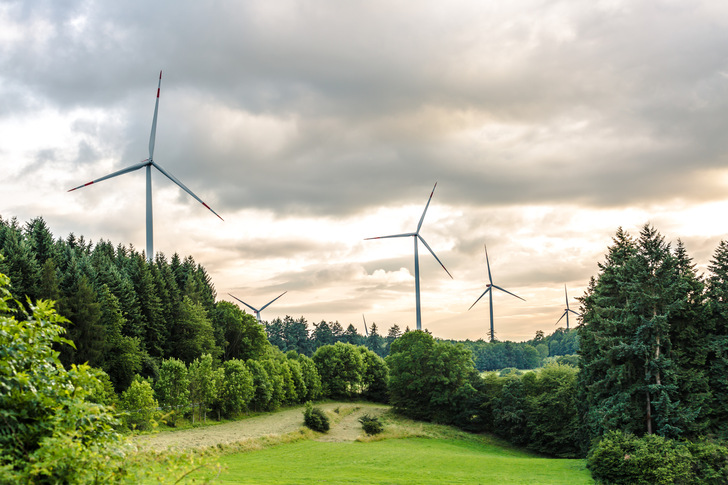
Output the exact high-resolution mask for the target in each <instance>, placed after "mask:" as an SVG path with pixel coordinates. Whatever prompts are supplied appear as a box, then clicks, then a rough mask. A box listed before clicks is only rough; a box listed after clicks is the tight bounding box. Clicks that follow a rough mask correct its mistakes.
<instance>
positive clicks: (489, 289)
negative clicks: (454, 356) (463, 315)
mask: <svg viewBox="0 0 728 485" xmlns="http://www.w3.org/2000/svg"><path fill="white" fill-rule="evenodd" d="M483 248H485V263H486V264H487V265H488V281H489V283H488V284H486V285H485V286H486V287H487V288H486V289H485V291H484V292H483V294H481V295H480V296H479V297H478V299H477V300H475V303H478V302H479V301H480V299H481V298H483V296H485V294H486V293H490V294H489V295H488V296H489V298H490V341H491V342H493V341H495V330H494V329H493V291H492V290H493V288H497V289H499V290H501V291H503V292H505V293H508V294H509V295H511V296H515V297H516V298H519V299H521V300H523V298H521V297H520V296H518V295H516V294H514V293H511V292H510V291H508V290H506V289H505V288H501V287H500V286H498V285H494V284H493V276H492V275H491V273H490V261H489V260H488V248H487V247H485V244H483ZM523 301H526V300H523ZM475 303H473V304H472V305H470V308H473V307H474V306H475ZM470 308H468V310H470Z"/></svg>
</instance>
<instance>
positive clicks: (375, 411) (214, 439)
mask: <svg viewBox="0 0 728 485" xmlns="http://www.w3.org/2000/svg"><path fill="white" fill-rule="evenodd" d="M318 406H319V407H321V408H322V409H323V410H324V411H327V413H328V414H329V416H331V417H332V420H331V429H330V430H329V432H328V433H327V434H324V435H321V437H320V438H318V439H319V440H320V441H354V440H356V439H357V437H359V436H360V435H361V434H363V432H362V429H361V424H360V423H359V421H358V419H359V417H360V416H362V415H364V414H365V413H369V414H371V415H381V414H382V413H384V412H385V411H387V410H388V409H389V408H388V407H386V406H381V405H374V404H368V403H326V404H320V405H318ZM354 408H357V409H354ZM335 409H338V410H339V412H338V413H336V412H335V411H334V410H335ZM337 415H340V416H341V419H336V417H337ZM302 426H303V406H300V407H295V408H289V409H284V410H283V411H279V412H275V413H270V414H264V415H261V416H255V417H252V418H247V419H241V420H240V421H235V422H232V423H222V424H217V425H214V426H205V427H201V428H193V429H185V430H180V431H163V432H160V433H156V434H151V435H143V436H137V437H135V438H133V440H134V442H135V443H136V444H137V446H139V448H140V449H142V450H154V451H165V450H168V449H175V450H188V449H195V448H208V447H211V446H218V445H232V444H234V443H239V442H241V441H247V440H253V439H258V438H264V437H266V436H271V437H277V436H282V435H286V434H289V433H294V432H296V431H298V430H299V429H300V428H301V427H302Z"/></svg>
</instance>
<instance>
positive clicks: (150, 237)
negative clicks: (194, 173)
mask: <svg viewBox="0 0 728 485" xmlns="http://www.w3.org/2000/svg"><path fill="white" fill-rule="evenodd" d="M161 87H162V71H159V84H158V85H157V101H156V103H155V105H154V118H153V119H152V132H151V134H150V135H149V158H147V159H146V160H142V161H141V162H139V163H137V164H135V165H132V166H130V167H127V168H124V169H121V170H119V171H117V172H114V173H111V174H109V175H105V176H103V177H101V178H98V179H96V180H92V181H91V182H88V183H86V184H83V185H79V186H78V187H74V188H72V189H71V190H69V192H73V191H74V190H76V189H81V188H83V187H87V186H89V185H91V184H94V183H96V182H101V181H102V180H106V179H110V178H113V177H116V176H118V175H123V174H125V173H128V172H133V171H134V170H139V169H140V168H144V167H146V169H147V259H148V260H149V261H152V259H153V258H154V244H153V241H154V230H153V224H152V167H154V168H156V169H157V170H159V171H160V172H162V174H163V175H164V176H165V177H167V178H168V179H169V180H171V181H172V182H174V183H175V184H177V185H178V186H179V187H180V188H181V189H182V190H184V191H185V192H187V193H188V194H190V195H191V196H192V197H193V198H194V199H195V200H197V202H199V203H200V204H202V205H204V206H205V207H207V209H208V210H210V212H212V213H213V214H215V215H216V216H217V217H220V215H219V214H218V213H217V212H215V211H214V210H212V209H210V207H209V206H208V205H207V204H205V203H204V202H203V201H202V199H200V198H199V197H197V196H196V195H195V194H194V193H193V192H192V191H191V190H190V189H188V188H187V187H185V185H184V184H183V183H182V182H180V181H179V180H177V179H176V178H175V177H174V176H173V175H170V174H169V173H167V172H166V171H165V170H164V169H163V168H162V167H160V166H159V164H157V162H155V161H154V139H155V137H156V134H157V111H158V110H159V91H160V89H161ZM220 220H223V219H222V217H220Z"/></svg>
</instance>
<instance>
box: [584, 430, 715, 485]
mask: <svg viewBox="0 0 728 485" xmlns="http://www.w3.org/2000/svg"><path fill="white" fill-rule="evenodd" d="M587 467H588V468H589V470H591V473H592V476H593V477H594V478H595V479H596V480H597V481H599V482H602V483H613V484H622V483H624V484H630V485H631V484H635V485H639V484H645V485H647V484H649V485H654V484H672V483H701V484H716V485H717V484H723V483H728V448H726V447H725V446H721V445H717V444H713V443H708V442H705V441H700V442H694V443H692V442H680V441H675V440H670V439H666V438H663V437H661V436H656V435H647V436H643V437H641V438H638V437H636V436H635V435H633V434H630V433H622V432H619V431H611V432H609V433H607V434H605V435H604V437H603V438H602V440H601V441H599V443H597V444H596V445H595V446H594V447H593V448H592V449H591V450H590V451H589V455H588V456H587Z"/></svg>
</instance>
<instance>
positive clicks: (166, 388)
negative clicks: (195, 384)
mask: <svg viewBox="0 0 728 485" xmlns="http://www.w3.org/2000/svg"><path fill="white" fill-rule="evenodd" d="M154 390H155V392H156V395H157V398H158V399H159V404H160V405H161V406H162V407H163V408H164V409H168V410H170V411H171V416H170V418H168V419H169V422H170V423H171V424H172V426H174V425H175V423H176V421H177V418H178V417H179V416H180V415H181V414H182V411H183V410H184V408H185V407H186V406H187V405H188V404H189V403H190V379H189V376H188V373H187V366H186V365H185V363H184V362H182V361H181V360H177V359H174V358H169V359H165V360H163V361H162V365H161V366H160V367H159V379H157V381H156V382H155V383H154Z"/></svg>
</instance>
